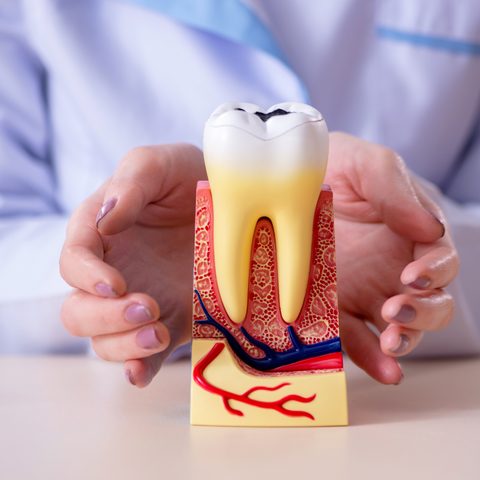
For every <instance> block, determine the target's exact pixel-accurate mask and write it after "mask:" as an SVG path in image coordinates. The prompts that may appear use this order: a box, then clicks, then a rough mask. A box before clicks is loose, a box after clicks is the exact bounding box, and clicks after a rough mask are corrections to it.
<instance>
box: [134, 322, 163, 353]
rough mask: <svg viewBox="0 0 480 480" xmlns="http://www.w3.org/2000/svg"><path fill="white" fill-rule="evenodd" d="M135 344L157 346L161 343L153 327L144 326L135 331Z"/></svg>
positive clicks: (144, 346) (147, 346)
mask: <svg viewBox="0 0 480 480" xmlns="http://www.w3.org/2000/svg"><path fill="white" fill-rule="evenodd" d="M137 345H138V346H139V347H140V348H157V347H159V346H160V345H161V342H159V341H158V338H157V335H156V334H155V329H154V328H153V327H150V328H145V329H144V330H141V331H140V332H138V333H137Z"/></svg>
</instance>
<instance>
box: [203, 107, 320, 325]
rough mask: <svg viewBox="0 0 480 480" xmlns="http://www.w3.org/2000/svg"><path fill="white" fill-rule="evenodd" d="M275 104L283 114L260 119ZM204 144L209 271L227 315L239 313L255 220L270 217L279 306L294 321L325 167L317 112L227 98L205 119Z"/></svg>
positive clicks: (239, 315) (233, 316)
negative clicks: (209, 204)
mask: <svg viewBox="0 0 480 480" xmlns="http://www.w3.org/2000/svg"><path fill="white" fill-rule="evenodd" d="M240 109H242V110H244V111H242V110H240ZM277 109H281V110H284V111H286V112H289V113H288V114H284V115H278V116H272V117H270V118H269V119H268V120H266V121H265V122H264V121H263V120H262V119H261V118H260V117H259V116H258V115H255V113H256V112H261V113H267V114H268V113H270V112H273V111H275V110H277ZM203 147H204V155H205V164H206V167H207V173H208V179H209V182H210V188H211V191H212V199H213V210H214V252H215V270H216V275H217V281H218V287H219V291H220V295H221V297H222V301H223V304H224V306H225V309H226V311H227V313H228V315H229V317H230V318H231V319H232V320H233V321H234V322H237V323H240V322H242V321H243V320H244V318H245V315H246V310H247V300H248V298H247V295H248V275H249V269H250V251H251V244H252V239H253V233H254V230H255V225H256V223H257V221H258V219H259V218H261V217H268V218H269V219H270V220H271V222H272V224H273V228H274V230H275V239H276V248H277V264H278V282H279V298H280V310H281V313H282V317H283V319H284V320H285V321H286V322H288V323H292V322H294V321H295V320H296V318H297V316H298V314H299V312H300V310H301V307H302V304H303V300H304V297H305V292H306V287H307V282H308V274H309V268H310V256H311V245H312V228H313V216H314V211H315V206H316V203H317V200H318V196H319V194H320V191H321V188H322V183H323V179H324V176H325V170H326V166H327V158H328V130H327V126H326V124H325V121H324V120H323V117H322V115H321V114H320V113H319V112H318V111H317V110H315V109H314V108H313V107H310V106H308V105H303V104H299V103H282V104H278V105H274V106H273V107H271V108H270V109H269V110H268V111H267V112H265V111H263V110H262V109H261V108H260V107H258V106H257V105H253V104H250V103H227V104H224V105H222V106H221V107H219V108H218V109H217V110H215V112H214V113H213V114H212V116H211V117H210V119H209V120H208V122H207V125H206V128H205V135H204V145H203Z"/></svg>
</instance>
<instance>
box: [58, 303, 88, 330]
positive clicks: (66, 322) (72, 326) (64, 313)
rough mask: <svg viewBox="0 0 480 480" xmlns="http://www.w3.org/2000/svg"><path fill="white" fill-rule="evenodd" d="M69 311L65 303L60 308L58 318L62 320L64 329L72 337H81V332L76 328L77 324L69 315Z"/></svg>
mask: <svg viewBox="0 0 480 480" xmlns="http://www.w3.org/2000/svg"><path fill="white" fill-rule="evenodd" d="M70 311H71V309H70V308H69V305H68V304H67V301H65V303H64V304H63V306H62V310H61V312H60V318H61V320H62V324H63V326H64V327H65V328H66V330H67V332H68V333H69V334H70V335H73V336H74V337H82V336H83V335H82V334H81V330H80V328H79V326H78V323H77V322H76V321H75V319H74V317H73V316H72V315H71V314H70Z"/></svg>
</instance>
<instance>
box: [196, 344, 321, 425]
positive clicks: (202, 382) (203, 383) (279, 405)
mask: <svg viewBox="0 0 480 480" xmlns="http://www.w3.org/2000/svg"><path fill="white" fill-rule="evenodd" d="M224 348H225V345H224V344H223V343H216V344H215V345H214V346H213V347H212V349H211V350H210V351H209V352H208V353H207V355H205V357H203V358H202V359H201V360H200V361H199V362H198V363H197V364H196V365H195V368H194V370H193V379H194V380H195V383H196V384H197V385H199V386H200V387H201V388H203V389H204V390H207V391H208V392H210V393H214V394H216V395H220V396H221V397H222V399H223V404H224V405H225V408H226V409H227V411H228V412H230V413H231V414H233V415H238V416H240V417H243V413H242V412H241V411H240V410H236V409H234V408H232V407H231V406H230V404H229V401H230V400H236V401H238V402H242V403H246V404H247V405H252V406H254V407H258V408H266V409H270V410H276V411H277V412H279V413H281V414H283V415H287V416H289V417H307V418H310V419H311V420H314V417H313V415H311V414H310V413H308V412H303V411H297V410H288V409H286V408H285V407H284V406H283V405H284V404H285V403H287V402H290V401H296V402H300V403H310V402H312V401H313V399H314V398H315V396H316V395H312V396H311V397H308V398H306V397H301V396H299V395H288V396H286V397H283V398H281V399H279V400H276V401H274V402H263V401H261V400H254V399H252V398H250V395H251V394H252V393H253V392H256V391H259V390H266V391H269V392H273V391H275V390H279V389H280V388H282V387H285V386H287V385H290V383H281V384H280V385H277V386H276V387H253V388H251V389H250V390H248V391H246V392H245V393H244V394H242V395H237V394H236V393H233V392H227V391H226V390H222V389H221V388H218V387H215V386H214V385H211V384H210V383H208V382H207V380H206V379H205V377H204V376H203V374H204V372H205V369H206V368H207V367H208V366H209V365H210V364H211V363H212V362H213V361H214V360H215V359H216V358H217V357H218V355H220V352H221V351H222V350H223V349H224Z"/></svg>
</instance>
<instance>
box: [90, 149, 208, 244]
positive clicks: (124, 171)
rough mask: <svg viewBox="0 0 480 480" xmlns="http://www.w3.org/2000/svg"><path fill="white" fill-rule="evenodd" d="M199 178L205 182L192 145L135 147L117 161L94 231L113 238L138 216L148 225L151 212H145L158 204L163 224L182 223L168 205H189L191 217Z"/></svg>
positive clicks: (198, 153)
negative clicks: (187, 202)
mask: <svg viewBox="0 0 480 480" xmlns="http://www.w3.org/2000/svg"><path fill="white" fill-rule="evenodd" d="M200 179H206V173H205V167H204V163H203V154H202V152H201V151H200V150H199V149H198V148H196V147H194V146H192V145H188V144H172V145H159V146H153V147H139V148H135V149H133V150H131V151H130V152H129V153H128V154H127V155H126V156H125V157H124V158H123V159H122V160H121V161H120V163H119V165H118V167H117V169H116V170H115V174H114V175H113V178H112V182H111V183H110V184H109V185H108V188H107V189H106V191H105V195H104V198H103V206H102V207H101V208H100V210H99V211H98V215H97V216H96V224H97V228H98V229H99V231H100V232H101V233H102V234H104V235H113V234H116V233H119V232H122V231H124V230H126V229H127V228H129V227H130V226H132V225H133V224H134V223H135V222H137V220H138V219H139V217H140V215H141V214H142V218H143V219H144V220H145V221H146V223H147V224H148V223H149V222H148V219H149V215H153V212H152V211H151V212H144V209H145V207H146V206H147V205H148V204H150V203H155V202H159V201H162V205H161V206H159V205H156V206H155V207H154V208H156V209H157V210H158V211H160V210H161V217H162V220H163V221H164V222H165V223H164V224H165V225H166V224H168V222H172V223H178V222H179V221H180V220H181V218H179V216H178V208H177V209H174V208H170V206H171V207H177V206H178V204H179V203H181V202H184V201H187V200H188V201H190V202H191V203H192V208H191V209H187V210H188V215H190V216H191V217H192V218H193V215H194V208H193V207H194V199H195V190H196V184H197V181H198V180H200ZM179 186H181V187H182V188H177V187H179ZM186 197H188V199H187V198H186ZM190 197H191V198H190ZM166 199H169V202H167V201H166ZM152 208H153V207H152ZM172 212H174V214H173V213H172ZM186 214H187V213H186Z"/></svg>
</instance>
